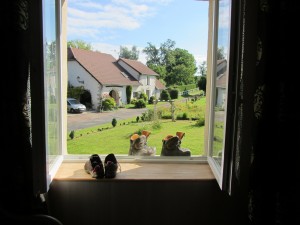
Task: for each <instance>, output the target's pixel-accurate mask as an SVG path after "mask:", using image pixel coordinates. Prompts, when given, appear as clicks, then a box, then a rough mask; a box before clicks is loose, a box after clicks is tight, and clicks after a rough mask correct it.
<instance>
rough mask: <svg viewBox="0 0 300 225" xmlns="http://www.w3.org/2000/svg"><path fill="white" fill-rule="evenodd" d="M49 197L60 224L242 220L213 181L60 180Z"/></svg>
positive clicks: (212, 224)
mask: <svg viewBox="0 0 300 225" xmlns="http://www.w3.org/2000/svg"><path fill="white" fill-rule="evenodd" d="M48 201H49V210H50V212H51V215H54V216H55V217H56V218H58V219H59V220H61V221H62V222H63V224H64V225H83V224H89V225H96V224H97V225H99V224H110V225H120V224H130V225H155V224H158V225H159V224H166V225H177V224H178V225H179V224H180V225H183V224H203V225H228V224H230V225H235V224H245V223H238V220H239V219H240V218H239V215H241V214H240V213H239V209H236V208H234V204H233V202H232V198H230V197H229V196H228V195H227V194H226V193H225V192H222V191H221V190H220V188H219V186H218V184H217V182H216V181H215V180H198V181H195V180H194V181H164V180H156V181H151V180H150V181H147V180H142V181H141V180H128V181H124V180H123V181H120V180H119V181H116V180H95V181H90V180H89V181H78V180H77V181H70V180H69V181H61V180H60V181H53V182H52V184H51V186H50V190H49V193H48ZM239 222H240V221H239Z"/></svg>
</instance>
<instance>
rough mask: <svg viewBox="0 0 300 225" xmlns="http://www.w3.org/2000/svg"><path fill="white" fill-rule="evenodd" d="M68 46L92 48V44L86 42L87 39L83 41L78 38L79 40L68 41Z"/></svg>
mask: <svg viewBox="0 0 300 225" xmlns="http://www.w3.org/2000/svg"><path fill="white" fill-rule="evenodd" d="M67 46H68V47H72V48H79V49H85V50H92V46H91V44H89V43H86V42H85V41H82V40H78V39H77V40H72V41H68V43H67Z"/></svg>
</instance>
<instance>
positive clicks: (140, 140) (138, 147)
mask: <svg viewBox="0 0 300 225" xmlns="http://www.w3.org/2000/svg"><path fill="white" fill-rule="evenodd" d="M150 134H151V132H149V131H146V130H143V131H142V133H141V135H138V134H133V135H132V136H131V137H130V147H129V153H128V155H139V156H153V155H155V153H156V147H149V146H147V139H148V137H149V135H150Z"/></svg>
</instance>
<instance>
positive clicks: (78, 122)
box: [68, 108, 147, 132]
mask: <svg viewBox="0 0 300 225" xmlns="http://www.w3.org/2000/svg"><path fill="white" fill-rule="evenodd" d="M145 111H147V109H146V108H142V109H125V108H119V109H118V110H115V111H111V112H102V113H100V112H96V111H87V112H83V113H78V114H73V113H68V132H69V131H71V130H78V129H83V128H87V127H93V126H97V125H100V124H104V123H110V122H111V121H112V119H113V118H116V119H117V120H118V121H119V120H123V119H128V118H133V117H137V116H141V115H142V113H143V112H145Z"/></svg>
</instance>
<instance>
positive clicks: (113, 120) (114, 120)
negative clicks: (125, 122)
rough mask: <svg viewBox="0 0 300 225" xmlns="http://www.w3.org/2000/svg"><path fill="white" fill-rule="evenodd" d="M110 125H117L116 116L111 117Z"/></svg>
mask: <svg viewBox="0 0 300 225" xmlns="http://www.w3.org/2000/svg"><path fill="white" fill-rule="evenodd" d="M111 125H112V126H113V127H115V126H116V125H117V119H116V118H113V119H112V121H111Z"/></svg>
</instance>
